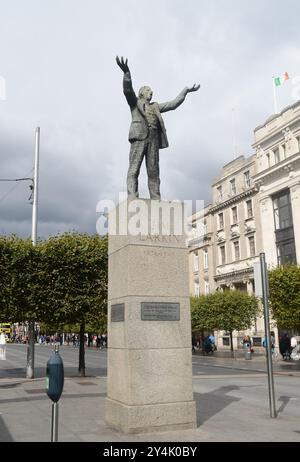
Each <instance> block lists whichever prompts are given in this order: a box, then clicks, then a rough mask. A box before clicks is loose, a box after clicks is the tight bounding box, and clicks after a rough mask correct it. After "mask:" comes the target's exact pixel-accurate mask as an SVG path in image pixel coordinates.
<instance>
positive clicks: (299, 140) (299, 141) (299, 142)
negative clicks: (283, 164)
mask: <svg viewBox="0 0 300 462" xmlns="http://www.w3.org/2000/svg"><path fill="white" fill-rule="evenodd" d="M297 142H298V152H299V151H300V136H297Z"/></svg>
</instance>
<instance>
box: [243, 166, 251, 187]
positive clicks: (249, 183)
mask: <svg viewBox="0 0 300 462" xmlns="http://www.w3.org/2000/svg"><path fill="white" fill-rule="evenodd" d="M244 180H245V186H246V188H250V186H251V180H250V172H249V170H248V172H245V173H244Z"/></svg>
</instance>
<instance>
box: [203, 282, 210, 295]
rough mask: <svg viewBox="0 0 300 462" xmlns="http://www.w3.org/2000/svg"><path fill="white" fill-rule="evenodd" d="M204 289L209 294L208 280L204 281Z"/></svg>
mask: <svg viewBox="0 0 300 462" xmlns="http://www.w3.org/2000/svg"><path fill="white" fill-rule="evenodd" d="M204 291H205V295H209V293H210V287H209V282H207V281H205V282H204Z"/></svg>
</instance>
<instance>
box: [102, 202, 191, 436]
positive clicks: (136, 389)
mask: <svg viewBox="0 0 300 462" xmlns="http://www.w3.org/2000/svg"><path fill="white" fill-rule="evenodd" d="M136 202H143V204H144V205H143V206H142V207H140V208H139V210H140V209H141V208H142V209H143V211H142V212H141V213H140V216H139V217H138V216H137V214H136V213H134V210H135V209H134V207H135V205H136V204H135V203H136ZM158 206H159V208H160V210H161V212H160V213H158V214H157V207H158ZM121 209H122V210H121ZM182 209H183V205H182V204H181V203H178V202H174V203H170V202H161V201H150V200H145V199H143V200H139V201H131V202H125V203H123V204H121V205H120V206H119V207H118V208H117V209H116V210H115V211H114V212H113V214H111V215H110V225H111V223H113V224H114V225H115V224H116V223H117V228H114V230H113V231H114V232H111V228H110V234H109V288H108V377H107V398H106V409H105V420H106V423H107V424H108V425H109V426H112V427H114V428H117V429H120V430H122V431H123V432H125V433H139V432H149V431H166V430H172V429H174V430H178V429H187V428H195V427H196V406H195V402H194V401H193V391H192V353H191V321H190V300H189V285H188V255H187V248H186V245H185V235H184V233H183V230H182V232H181V233H179V227H178V225H179V221H180V220H181V221H182V222H183V219H184V218H183V216H182ZM146 210H148V212H147V213H146ZM171 210H172V213H171V214H170V217H171V218H170V221H171V226H170V228H169V224H168V211H171ZM115 213H116V215H114V214H115ZM116 217H117V218H116ZM180 217H181V218H180ZM124 220H125V222H126V224H128V225H129V227H130V225H132V224H133V223H135V224H138V226H139V228H137V229H136V230H135V231H134V230H133V229H129V232H130V234H127V235H124V234H123V235H122V233H123V232H124ZM174 220H175V222H174ZM147 223H148V225H149V227H148V229H146V228H147V226H145V225H146V224H147ZM133 228H134V227H133ZM139 229H140V231H141V232H138V231H139ZM120 230H121V231H120ZM132 232H134V233H136V235H135V236H134V235H132V234H131V233H132ZM155 233H156V234H155ZM176 233H177V234H176Z"/></svg>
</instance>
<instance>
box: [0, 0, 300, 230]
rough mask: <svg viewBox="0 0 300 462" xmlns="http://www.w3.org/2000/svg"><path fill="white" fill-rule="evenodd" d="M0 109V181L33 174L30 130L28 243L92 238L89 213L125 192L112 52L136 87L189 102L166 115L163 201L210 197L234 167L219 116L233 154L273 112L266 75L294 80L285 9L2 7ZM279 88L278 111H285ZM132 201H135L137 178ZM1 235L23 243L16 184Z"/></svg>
mask: <svg viewBox="0 0 300 462" xmlns="http://www.w3.org/2000/svg"><path fill="white" fill-rule="evenodd" d="M2 3H3V4H2V5H1V19H2V27H1V30H0V55H1V63H0V75H3V76H4V77H5V78H6V84H7V85H6V87H7V101H5V102H0V124H1V125H0V159H1V174H0V177H3V176H15V177H17V176H23V175H24V174H25V173H27V172H28V171H30V169H31V168H32V167H33V150H34V146H33V141H34V129H35V127H36V126H37V125H40V126H41V172H40V207H39V234H40V235H42V236H47V235H48V234H49V233H50V234H55V233H56V232H62V231H65V230H68V229H77V230H79V231H88V232H94V231H95V224H96V220H97V214H96V211H95V210H96V204H97V202H98V201H99V200H101V199H114V200H117V198H118V194H119V191H124V190H125V189H126V173H127V166H128V152H129V143H128V141H127V134H128V128H129V123H130V113H129V109H128V107H127V103H126V101H125V99H124V96H123V93H122V75H121V72H120V70H119V69H118V68H117V67H116V65H115V61H114V59H115V55H116V54H123V55H124V56H127V57H128V58H129V63H130V67H131V70H132V76H133V82H134V86H135V89H136V90H137V89H138V88H139V87H140V86H142V85H144V84H149V85H151V86H152V88H153V90H154V99H155V100H158V101H163V100H168V99H170V98H173V97H174V96H176V94H178V92H179V91H180V90H181V89H182V88H183V87H184V86H185V85H191V84H193V83H196V82H198V81H199V82H200V83H201V90H200V91H199V92H198V93H197V94H192V95H188V97H187V100H186V102H185V103H184V105H183V106H182V107H181V108H179V109H178V110H177V111H175V112H174V113H170V114H166V116H165V121H166V126H167V130H168V135H169V139H170V148H169V149H168V150H164V151H162V152H161V163H160V166H161V180H162V194H163V197H164V198H166V199H168V200H171V199H173V198H176V199H181V200H184V199H194V200H196V199H204V200H205V201H206V202H209V201H210V198H211V190H210V189H211V187H210V185H211V181H212V179H213V178H215V177H216V176H217V175H218V173H219V171H220V169H221V168H222V165H223V164H225V163H227V162H228V161H230V160H231V159H233V154H234V153H233V129H232V121H231V110H232V107H233V106H235V107H236V137H237V140H238V146H239V152H238V153H239V154H245V155H250V154H251V153H252V150H251V144H252V142H253V129H254V128H255V127H256V126H257V125H260V124H261V123H263V122H264V121H265V119H266V118H267V117H269V116H270V115H271V114H272V111H273V100H272V97H273V96H272V80H271V79H272V75H273V74H274V73H279V74H280V73H283V72H284V71H289V72H291V73H299V69H298V67H297V66H298V60H297V56H298V54H299V46H298V44H299V38H300V37H299V36H300V32H299V27H298V18H299V12H300V4H299V3H298V0H287V1H286V2H284V3H283V2H282V1H275V0H264V1H258V0H254V1H252V2H240V1H238V0H226V1H225V0H212V1H210V2H203V1H199V0H189V1H188V2H187V1H186V0H160V1H159V2H158V1H157V2H149V1H146V0H128V1H127V2H124V1H123V0H114V2H110V3H104V2H99V1H98V0H89V1H88V2H84V1H83V0H64V2H61V1H59V0H53V1H51V2H50V1H49V2H38V1H37V0H27V2H22V1H21V0H11V1H10V2H6V3H4V2H2ZM289 88H290V87H289V86H286V88H285V89H283V90H282V91H281V92H280V93H279V94H278V97H279V100H280V104H281V106H285V105H287V104H290V102H291V91H290V90H289ZM140 184H141V195H147V196H148V191H147V178H146V175H145V169H144V167H143V173H142V175H141V178H140ZM9 188H10V185H1V184H0V233H5V232H16V233H20V234H22V235H26V234H27V235H28V234H30V230H31V208H30V205H28V202H27V198H28V195H29V194H28V193H29V190H28V188H27V186H26V185H19V186H18V187H17V188H16V189H15V190H14V191H13V192H12V193H11V194H9V195H8V196H7V197H6V198H5V200H2V201H1V197H2V196H3V195H4V194H5V193H6V191H7V190H8V189H9Z"/></svg>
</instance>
